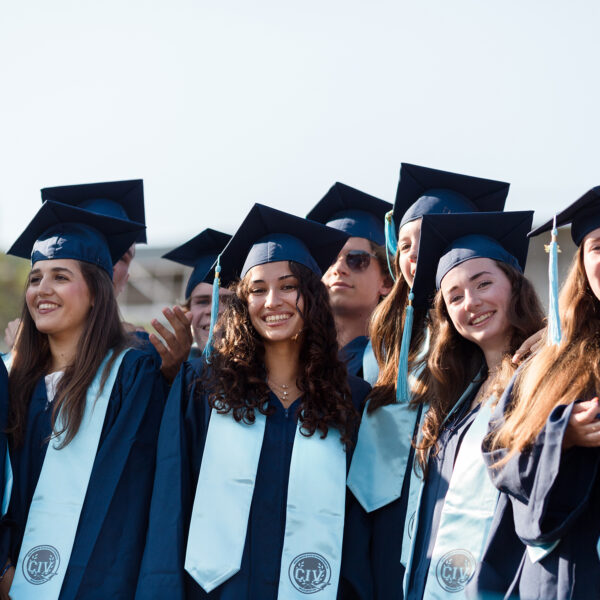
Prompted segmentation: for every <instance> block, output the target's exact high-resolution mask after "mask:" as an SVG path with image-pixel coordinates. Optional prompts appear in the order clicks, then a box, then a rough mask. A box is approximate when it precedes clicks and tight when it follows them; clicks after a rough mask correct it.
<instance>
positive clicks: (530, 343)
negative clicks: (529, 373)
mask: <svg viewBox="0 0 600 600" xmlns="http://www.w3.org/2000/svg"><path fill="white" fill-rule="evenodd" d="M544 331H545V330H544V329H540V330H539V331H536V333H534V334H533V335H530V336H529V337H528V338H527V339H526V340H525V341H524V342H523V343H522V344H521V345H520V346H519V348H518V350H517V351H516V352H515V353H514V355H513V357H512V362H513V363H514V364H515V365H518V364H519V363H520V362H521V361H522V360H523V359H524V358H525V357H526V356H527V355H528V354H535V353H536V352H537V351H538V350H539V349H540V348H541V347H542V344H543V343H544Z"/></svg>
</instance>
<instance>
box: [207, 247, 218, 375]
mask: <svg viewBox="0 0 600 600" xmlns="http://www.w3.org/2000/svg"><path fill="white" fill-rule="evenodd" d="M220 259H221V256H220V255H219V256H218V257H217V266H216V267H215V279H214V281H213V289H212V304H211V306H210V327H209V328H208V339H207V340H206V346H204V350H203V352H202V355H203V356H204V358H205V359H206V362H207V363H210V360H209V356H210V354H211V352H212V350H213V347H212V346H213V331H214V328H215V323H216V322H217V318H218V317H219V289H220V288H221V264H220Z"/></svg>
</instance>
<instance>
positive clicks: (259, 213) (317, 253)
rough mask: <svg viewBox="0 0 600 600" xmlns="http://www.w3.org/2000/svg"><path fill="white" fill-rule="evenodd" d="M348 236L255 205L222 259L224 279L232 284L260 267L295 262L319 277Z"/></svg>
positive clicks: (335, 230)
mask: <svg viewBox="0 0 600 600" xmlns="http://www.w3.org/2000/svg"><path fill="white" fill-rule="evenodd" d="M348 237H349V235H348V233H345V232H343V231H340V230H338V229H333V228H332V227H327V226H325V225H322V224H320V223H317V222H315V221H309V220H307V219H303V218H302V217H297V216H295V215H290V214H289V213H286V212H283V211H281V210H277V209H275V208H271V207H269V206H265V205H264V204H255V205H254V206H253V207H252V208H251V209H250V212H249V213H248V215H247V216H246V218H245V219H244V221H243V223H242V224H241V225H240V227H239V228H238V230H237V231H236V232H235V234H234V235H233V237H232V238H231V240H230V242H229V243H228V244H227V246H226V247H225V250H223V252H222V253H221V256H220V266H221V278H222V279H223V281H224V282H226V283H230V282H231V281H233V280H235V279H236V278H237V277H238V276H239V277H244V275H246V273H247V272H248V271H249V270H250V269H251V268H252V267H255V266H256V265H262V264H265V263H270V262H277V261H280V260H292V261H294V262H297V263H300V264H301V265H304V266H306V267H308V268H309V269H310V270H311V271H313V272H314V273H316V274H317V275H318V276H319V277H321V275H322V274H323V272H325V271H326V270H327V269H328V268H329V266H330V265H331V263H332V262H333V261H334V260H335V259H336V257H337V255H338V254H339V253H340V250H341V249H342V247H343V246H344V244H345V243H346V240H347V239H348Z"/></svg>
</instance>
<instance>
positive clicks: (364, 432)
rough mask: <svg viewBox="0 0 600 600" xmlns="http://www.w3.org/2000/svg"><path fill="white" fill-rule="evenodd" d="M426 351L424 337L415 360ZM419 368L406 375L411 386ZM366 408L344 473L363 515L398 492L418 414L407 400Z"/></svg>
mask: <svg viewBox="0 0 600 600" xmlns="http://www.w3.org/2000/svg"><path fill="white" fill-rule="evenodd" d="M369 344H370V342H369ZM428 350H429V343H428V337H427V338H426V340H425V343H424V345H423V348H422V349H421V351H420V352H419V357H418V360H421V359H422V358H424V356H425V355H426V354H427V352H428ZM371 352H372V350H371ZM423 366H424V365H421V366H419V368H418V369H414V370H413V371H412V372H411V374H410V375H409V383H410V384H411V387H413V386H414V384H415V383H416V381H417V380H418V378H419V376H420V374H421V371H422V370H423ZM363 373H364V370H363ZM367 408H368V403H367V405H366V406H365V409H364V411H363V416H362V420H361V423H360V428H359V431H358V440H357V442H356V448H355V450H354V455H353V457H352V464H351V465H350V471H349V472H348V488H349V489H350V490H351V491H352V493H353V494H354V496H355V497H356V499H357V500H358V501H359V502H360V504H361V506H362V507H363V508H364V509H365V510H366V511H367V512H373V511H374V510H377V509H378V508H381V507H382V506H386V505H387V504H389V503H390V502H393V501H394V500H396V498H399V497H400V494H401V493H402V485H403V482H404V475H405V473H406V466H407V463H408V455H409V453H410V449H411V444H412V440H413V434H414V431H415V425H416V422H417V414H418V411H417V410H416V408H415V407H413V406H411V405H410V402H408V401H406V402H395V403H394V404H388V405H386V406H382V407H380V408H378V409H377V410H375V411H373V412H372V413H370V414H369V413H368V412H367Z"/></svg>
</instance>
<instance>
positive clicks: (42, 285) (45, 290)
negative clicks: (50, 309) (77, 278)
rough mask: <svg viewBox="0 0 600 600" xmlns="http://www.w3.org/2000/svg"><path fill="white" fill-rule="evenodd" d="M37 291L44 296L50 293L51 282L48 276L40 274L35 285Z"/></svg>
mask: <svg viewBox="0 0 600 600" xmlns="http://www.w3.org/2000/svg"><path fill="white" fill-rule="evenodd" d="M37 292H38V294H42V295H46V296H47V295H49V294H51V293H52V284H51V279H50V278H49V277H46V276H45V275H44V276H42V278H41V279H40V281H39V283H38V286H37Z"/></svg>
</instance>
